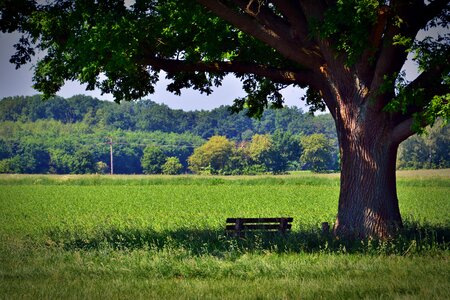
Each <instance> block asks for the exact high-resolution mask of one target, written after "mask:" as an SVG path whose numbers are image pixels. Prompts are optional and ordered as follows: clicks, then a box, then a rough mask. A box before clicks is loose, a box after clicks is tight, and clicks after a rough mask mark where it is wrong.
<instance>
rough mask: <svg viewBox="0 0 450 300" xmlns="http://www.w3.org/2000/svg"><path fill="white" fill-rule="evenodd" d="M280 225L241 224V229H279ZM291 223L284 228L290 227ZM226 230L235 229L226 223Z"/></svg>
mask: <svg viewBox="0 0 450 300" xmlns="http://www.w3.org/2000/svg"><path fill="white" fill-rule="evenodd" d="M281 228H282V227H281V226H280V225H279V224H248V225H245V224H244V225H242V226H241V230H280V229H281ZM291 228H292V224H287V225H286V227H285V229H291ZM226 229H227V230H236V226H234V225H227V226H226Z"/></svg>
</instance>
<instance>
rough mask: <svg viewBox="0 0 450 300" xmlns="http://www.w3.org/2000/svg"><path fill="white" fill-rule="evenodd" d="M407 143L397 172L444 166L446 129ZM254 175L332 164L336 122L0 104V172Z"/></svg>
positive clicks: (150, 105)
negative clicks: (111, 165) (403, 169)
mask: <svg viewBox="0 0 450 300" xmlns="http://www.w3.org/2000/svg"><path fill="white" fill-rule="evenodd" d="M438 123H439V124H436V126H434V127H433V128H431V129H430V130H428V134H425V135H422V136H414V137H411V138H410V139H408V140H407V141H405V142H404V143H403V144H402V145H401V147H400V151H399V155H398V167H399V168H415V169H416V168H448V167H450V157H449V151H448V149H450V132H449V130H450V127H449V126H444V127H443V126H442V122H441V121H440V122H438ZM111 150H112V154H113V166H114V173H117V174H140V173H147V174H153V173H165V174H179V173H187V172H194V173H207V174H259V173H267V172H271V173H284V172H287V171H290V170H308V169H310V170H313V171H320V172H323V171H333V170H337V169H338V167H339V159H338V145H337V138H336V132H335V127H334V121H333V119H332V117H331V116H330V115H329V114H323V115H318V116H312V115H311V114H309V113H305V112H303V111H302V109H300V108H297V107H286V108H283V109H276V110H272V109H268V110H266V111H265V112H264V114H263V115H262V117H261V119H252V118H249V117H247V116H246V114H245V111H243V112H241V113H239V114H231V112H230V110H229V107H227V106H222V107H219V108H217V109H213V110H211V111H183V110H174V109H170V108H169V107H168V106H166V105H163V104H157V103H155V102H152V101H150V100H142V101H137V102H126V103H122V104H120V105H118V104H116V103H113V102H108V101H100V100H98V99H95V98H92V97H89V96H84V95H77V96H74V97H71V98H68V99H64V98H60V97H55V98H52V99H50V100H47V101H43V100H42V98H41V97H40V96H39V95H36V96H31V97H7V98H4V99H2V100H0V173H54V174H69V173H70V174H84V173H108V172H110V164H111V161H110V160H111Z"/></svg>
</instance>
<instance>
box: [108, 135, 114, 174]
mask: <svg viewBox="0 0 450 300" xmlns="http://www.w3.org/2000/svg"><path fill="white" fill-rule="evenodd" d="M108 144H109V162H110V164H109V166H110V174H111V175H113V174H114V164H113V140H112V137H110V138H109V143H108Z"/></svg>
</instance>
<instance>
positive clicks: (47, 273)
mask: <svg viewBox="0 0 450 300" xmlns="http://www.w3.org/2000/svg"><path fill="white" fill-rule="evenodd" d="M398 176H399V178H398V184H397V185H398V195H399V200H400V209H401V212H402V216H403V219H404V223H405V228H404V229H403V230H402V231H401V232H400V233H399V236H398V237H397V238H396V239H395V240H392V241H385V242H381V241H376V240H365V241H358V242H348V241H343V240H336V239H334V238H333V237H332V236H331V235H326V234H322V233H321V231H320V224H321V223H322V222H330V223H333V222H334V219H335V216H336V212H337V199H338V194H339V176H338V175H336V174H331V175H312V174H309V173H298V174H293V175H285V176H253V177H252V176H249V177H232V176H230V177H212V176H209V177H201V176H173V177H170V176H100V175H92V176H53V175H1V176H0V299H24V298H26V299H41V298H52V299H55V298H56V299H67V298H68V299H71V298H76V299H80V298H88V299H92V298H94V299H95V298H101V299H136V298H137V299H153V298H156V299H211V298H213V299H215V298H217V299H235V298H240V299H299V298H300V299H317V298H333V299H352V298H358V299H360V298H370V299H371V298H377V299H378V298H388V299H390V298H408V299H409V298H417V299H433V298H435V299H448V298H450V170H440V171H406V172H399V175H398ZM279 216H290V217H293V218H294V222H293V228H292V232H291V233H289V234H287V235H286V236H282V235H279V234H271V233H257V234H252V235H247V236H245V237H242V238H236V237H233V236H230V235H227V234H226V233H225V231H224V227H225V219H226V218H227V217H279Z"/></svg>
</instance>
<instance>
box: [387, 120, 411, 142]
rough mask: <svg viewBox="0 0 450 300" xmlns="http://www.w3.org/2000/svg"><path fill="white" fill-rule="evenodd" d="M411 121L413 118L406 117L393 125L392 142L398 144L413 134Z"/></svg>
mask: <svg viewBox="0 0 450 300" xmlns="http://www.w3.org/2000/svg"><path fill="white" fill-rule="evenodd" d="M413 122H414V121H413V118H408V119H406V120H404V121H402V122H401V123H400V124H398V125H397V126H395V128H394V130H393V131H392V142H393V143H395V144H397V145H398V144H400V143H401V142H403V141H404V140H406V139H407V138H408V137H410V136H411V135H413V134H414V131H413V130H412V125H413Z"/></svg>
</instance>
